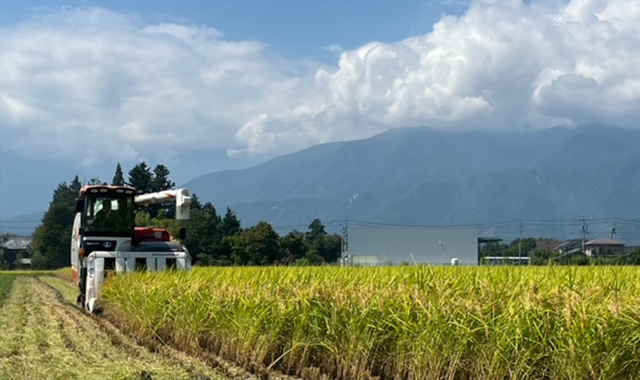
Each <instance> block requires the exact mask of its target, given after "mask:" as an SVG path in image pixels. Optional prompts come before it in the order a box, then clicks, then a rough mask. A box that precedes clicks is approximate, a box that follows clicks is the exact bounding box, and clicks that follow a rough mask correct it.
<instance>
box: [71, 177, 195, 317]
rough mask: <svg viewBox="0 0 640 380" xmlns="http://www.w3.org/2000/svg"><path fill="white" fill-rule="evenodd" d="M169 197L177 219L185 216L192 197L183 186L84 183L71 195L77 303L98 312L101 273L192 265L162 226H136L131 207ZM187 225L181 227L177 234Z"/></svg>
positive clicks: (73, 264) (182, 268) (159, 202)
mask: <svg viewBox="0 0 640 380" xmlns="http://www.w3.org/2000/svg"><path fill="white" fill-rule="evenodd" d="M167 202H173V203H175V205H176V219H178V220H187V219H189V207H190V206H191V197H190V196H189V191H188V190H187V189H177V190H166V191H161V192H158V193H150V194H141V195H136V189H135V188H133V187H127V186H99V185H98V186H84V187H83V188H82V190H80V194H79V197H78V199H77V200H76V217H75V220H74V222H73V230H72V233H71V267H72V271H73V283H74V285H77V286H78V289H79V290H80V295H78V301H77V302H78V306H80V307H82V308H85V309H86V310H88V311H89V312H92V313H93V312H99V311H100V310H101V309H100V306H99V304H98V296H99V293H100V286H101V285H102V283H103V282H104V279H105V276H107V275H108V273H111V272H112V271H115V273H126V272H134V271H136V270H150V271H160V270H164V269H167V268H175V269H176V270H191V256H190V255H189V252H188V251H187V249H186V248H185V247H184V246H183V245H182V244H180V243H176V242H172V241H171V237H170V235H169V232H168V231H166V230H164V229H158V228H146V227H135V209H136V206H150V205H154V204H161V203H167ZM185 236H186V230H185V229H184V228H181V229H180V236H179V237H180V239H181V240H183V239H184V238H185Z"/></svg>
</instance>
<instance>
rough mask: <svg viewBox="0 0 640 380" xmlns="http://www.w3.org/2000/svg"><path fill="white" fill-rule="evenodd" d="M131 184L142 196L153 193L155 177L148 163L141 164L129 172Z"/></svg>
mask: <svg viewBox="0 0 640 380" xmlns="http://www.w3.org/2000/svg"><path fill="white" fill-rule="evenodd" d="M129 183H130V184H131V186H133V187H135V188H136V189H137V190H138V193H140V194H145V193H150V192H152V183H153V175H152V174H151V169H150V168H149V167H148V166H147V163H146V162H144V161H143V162H141V163H139V164H138V165H136V166H134V167H133V169H131V170H130V171H129Z"/></svg>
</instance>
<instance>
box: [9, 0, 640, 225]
mask: <svg viewBox="0 0 640 380" xmlns="http://www.w3.org/2000/svg"><path fill="white" fill-rule="evenodd" d="M638 62H640V2H638V1H628V0H535V1H532V2H528V1H522V0H471V1H470V2H466V1H464V0H462V1H460V0H442V1H436V2H419V1H390V0H372V1H366V2H364V1H357V2H356V1H335V0H331V1H322V2H312V1H270V2H267V1H247V0H244V1H206V2H204V1H202V2H195V1H190V2H176V1H167V0H161V1H151V0H149V1H137V2H135V1H120V2H116V1H109V2H106V1H104V2H99V1H92V2H85V1H67V2H64V3H60V2H52V1H34V0H25V1H8V0H0V144H1V145H0V150H1V152H0V154H2V152H5V154H11V162H13V163H15V164H14V165H15V166H16V167H15V168H14V170H15V172H17V173H19V172H20V170H21V168H31V167H36V168H38V167H42V168H44V167H45V166H46V165H44V164H42V163H41V161H38V164H34V162H35V161H34V160H46V161H48V162H52V163H54V164H56V165H62V166H65V167H69V170H70V171H72V172H73V171H75V172H82V173H87V175H88V176H89V177H91V176H95V175H97V176H100V177H102V178H108V177H110V176H111V175H112V172H113V168H114V167H115V165H116V163H117V162H120V163H122V164H123V166H124V167H125V168H126V167H131V166H133V165H135V164H136V163H138V162H140V161H142V160H146V161H147V162H149V163H150V164H152V165H154V164H155V163H158V162H162V163H164V164H166V165H168V166H169V167H170V168H171V169H172V171H173V172H174V173H175V175H174V179H175V180H176V182H179V183H180V182H186V181H188V180H190V179H191V178H193V177H195V176H198V175H202V174H205V173H209V172H212V171H217V170H223V169H234V168H241V167H247V166H250V165H254V164H256V163H259V162H263V161H265V160H267V159H269V158H272V157H276V156H278V155H282V154H287V153H291V152H295V151H297V150H300V149H304V148H307V147H309V146H312V145H315V144H320V143H326V142H332V141H342V140H349V139H360V138H365V137H369V136H372V135H375V134H377V133H380V132H383V131H386V130H389V129H392V128H398V127H406V126H429V127H432V128H434V129H439V130H455V131H464V130H499V131H503V130H532V129H544V128H549V127H553V126H557V125H568V126H575V125H578V124H580V123H588V122H596V123H600V124H606V125H615V126H619V127H624V128H637V127H638V122H637V120H640V108H639V107H638V104H640V70H638ZM0 158H1V157H0ZM21 160H22V161H21ZM21 162H23V164H21ZM43 170H47V169H43ZM50 172H53V170H50ZM4 173H6V172H4ZM94 173H95V174H94ZM3 178H5V179H6V177H3ZM3 185H6V182H3ZM54 185H55V184H54ZM54 185H52V186H54ZM47 186H49V185H47ZM16 188H19V187H16ZM47 197H48V196H47ZM47 201H48V199H44V200H42V202H41V203H42V204H44V205H46V202H47ZM0 203H1V204H0V208H3V210H4V211H3V212H5V213H6V212H7V211H6V209H5V208H6V207H7V206H6V205H15V204H19V203H20V202H18V201H16V200H11V199H9V200H4V201H3V202H0ZM23 203H24V202H23ZM34 207H36V206H34ZM38 207H40V206H38ZM39 209H40V208H39Z"/></svg>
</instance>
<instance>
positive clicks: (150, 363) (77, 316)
mask: <svg viewBox="0 0 640 380" xmlns="http://www.w3.org/2000/svg"><path fill="white" fill-rule="evenodd" d="M224 378H225V377H224V376H222V375H221V374H220V373H219V372H216V370H214V369H212V368H211V367H208V366H207V365H205V364H203V363H202V362H200V361H198V360H196V359H194V358H191V357H186V356H181V354H180V353H174V354H167V353H166V352H163V353H153V352H150V351H149V350H148V349H146V348H145V347H143V346H140V345H138V344H136V343H135V342H134V341H133V340H132V339H130V338H129V337H127V336H125V335H123V334H122V333H120V331H119V330H117V329H116V328H114V327H113V326H111V325H110V324H109V323H108V322H104V321H100V320H98V319H97V318H95V317H92V316H89V315H87V314H85V313H84V312H82V311H81V310H79V309H77V308H76V307H74V306H73V305H71V304H69V303H68V302H65V301H64V299H63V298H62V296H61V294H60V293H58V292H57V291H55V290H53V289H52V288H51V287H49V286H48V285H47V284H44V283H42V282H41V281H39V280H38V279H36V278H34V277H27V276H24V277H19V278H17V279H16V280H15V282H14V284H13V287H12V289H11V292H10V293H9V295H8V298H7V299H6V300H5V301H4V303H3V304H2V306H1V307H0V379H3V380H12V379H37V380H43V379H134V380H159V379H187V380H207V379H224Z"/></svg>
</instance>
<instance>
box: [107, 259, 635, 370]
mask: <svg viewBox="0 0 640 380" xmlns="http://www.w3.org/2000/svg"><path fill="white" fill-rule="evenodd" d="M103 297H104V300H105V302H106V306H107V308H106V310H107V314H108V315H109V316H110V317H112V318H114V319H117V320H119V321H120V322H121V323H125V324H127V325H128V327H129V328H132V329H133V330H135V331H137V332H138V334H140V335H145V336H148V337H154V336H155V337H159V338H160V339H162V340H163V341H166V342H171V343H172V344H174V345H176V346H179V347H181V348H182V349H185V350H189V351H194V352H196V351H199V350H207V351H210V352H213V353H215V354H217V355H220V356H222V357H224V358H227V359H229V360H233V361H235V362H236V363H238V364H240V365H244V366H246V367H248V368H259V369H260V368H261V369H269V368H275V369H278V370H280V371H283V372H285V373H290V374H295V375H298V376H303V377H309V374H311V373H322V374H326V375H327V376H328V377H329V378H337V379H369V378H371V377H375V376H378V377H380V378H382V379H549V378H552V379H583V378H591V379H623V378H635V376H637V374H640V360H638V358H640V269H638V268H634V267H542V268H532V267H386V268H338V267H322V268H299V267H296V268H276V267H271V268H196V269H195V270H194V271H193V272H190V273H184V272H164V273H136V274H132V275H125V276H116V277H113V278H111V279H109V280H108V281H107V283H106V284H105V286H104V288H103Z"/></svg>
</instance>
